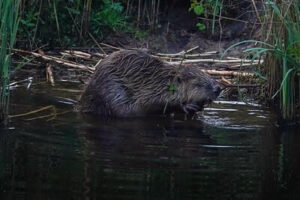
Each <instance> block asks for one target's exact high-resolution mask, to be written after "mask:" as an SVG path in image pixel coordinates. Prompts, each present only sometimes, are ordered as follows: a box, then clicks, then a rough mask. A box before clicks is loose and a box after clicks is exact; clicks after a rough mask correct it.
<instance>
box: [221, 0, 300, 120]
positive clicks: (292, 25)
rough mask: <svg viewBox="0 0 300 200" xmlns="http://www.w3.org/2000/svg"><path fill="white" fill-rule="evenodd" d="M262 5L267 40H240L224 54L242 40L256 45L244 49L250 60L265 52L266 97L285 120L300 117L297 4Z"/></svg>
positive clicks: (299, 8) (299, 16)
mask: <svg viewBox="0 0 300 200" xmlns="http://www.w3.org/2000/svg"><path fill="white" fill-rule="evenodd" d="M265 5H266V7H265V8H266V9H265V13H264V14H265V16H264V20H265V23H264V25H265V27H264V28H265V30H267V31H266V37H265V38H266V40H265V41H257V40H246V41H242V42H239V43H237V44H234V45H232V46H231V47H229V48H228V49H227V50H226V51H225V52H224V54H225V53H226V52H227V51H228V50H229V49H232V48H233V47H235V46H237V45H240V44H242V43H257V44H259V45H260V46H259V47H253V48H249V49H247V50H245V51H244V52H245V53H246V54H247V55H251V56H252V60H254V59H255V58H257V57H259V56H261V55H262V54H265V53H267V56H266V59H265V64H264V66H265V71H266V76H267V80H268V88H269V89H268V91H265V93H266V94H267V96H266V98H267V99H269V100H271V102H273V103H274V104H275V105H278V109H279V110H280V113H281V117H282V119H283V120H284V121H289V122H290V121H295V120H300V115H299V113H300V3H299V2H298V1H294V0H288V1H280V0H278V1H270V0H267V1H265ZM256 74H257V75H259V76H260V77H262V76H261V74H260V73H258V72H256ZM297 118H298V119H297Z"/></svg>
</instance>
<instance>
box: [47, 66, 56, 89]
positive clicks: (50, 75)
mask: <svg viewBox="0 0 300 200" xmlns="http://www.w3.org/2000/svg"><path fill="white" fill-rule="evenodd" d="M46 77H47V78H46V79H47V81H49V82H50V83H51V85H52V86H55V82H54V76H53V72H52V67H51V64H49V63H48V64H47V67H46Z"/></svg>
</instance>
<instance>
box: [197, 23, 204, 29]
mask: <svg viewBox="0 0 300 200" xmlns="http://www.w3.org/2000/svg"><path fill="white" fill-rule="evenodd" d="M196 26H197V28H198V29H199V30H200V31H203V30H205V28H206V26H205V25H204V24H202V23H197V24H196Z"/></svg>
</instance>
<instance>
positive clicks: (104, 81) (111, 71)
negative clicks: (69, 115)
mask: <svg viewBox="0 0 300 200" xmlns="http://www.w3.org/2000/svg"><path fill="white" fill-rule="evenodd" d="M220 91H221V89H220V86H219V85H218V84H217V82H216V81H215V80H213V79H212V78H211V77H210V76H209V75H208V74H206V73H204V72H202V71H201V69H199V67H193V66H191V67H183V66H173V65H170V64H167V63H165V62H163V61H161V60H160V59H158V58H155V57H153V56H151V55H149V54H148V53H147V52H146V51H145V50H120V51H117V52H114V53H112V54H111V55H109V56H107V57H106V58H104V59H103V60H102V61H101V62H100V63H99V64H97V65H96V71H95V73H94V75H93V76H92V77H91V80H90V81H89V83H88V85H87V86H86V88H85V90H84V91H83V93H82V95H81V97H80V100H79V110H80V111H81V112H82V113H91V114H96V115H99V116H103V117H132V116H144V115H147V114H152V113H163V112H165V111H166V110H168V111H167V112H173V111H174V112H175V111H176V112H177V111H179V112H182V113H187V114H194V113H195V112H197V111H200V110H202V109H203V106H204V104H206V103H210V102H211V101H213V100H214V99H216V98H217V97H218V95H219V94H220ZM166 108H167V109H166Z"/></svg>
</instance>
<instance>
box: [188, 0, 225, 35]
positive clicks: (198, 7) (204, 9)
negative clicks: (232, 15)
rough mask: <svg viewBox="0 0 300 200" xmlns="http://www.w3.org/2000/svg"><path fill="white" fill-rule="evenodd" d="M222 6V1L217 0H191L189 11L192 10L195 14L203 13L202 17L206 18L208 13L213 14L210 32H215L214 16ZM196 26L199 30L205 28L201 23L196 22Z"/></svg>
mask: <svg viewBox="0 0 300 200" xmlns="http://www.w3.org/2000/svg"><path fill="white" fill-rule="evenodd" d="M222 7H223V4H222V2H220V1H219V0H207V1H204V2H203V1H201V0H200V1H198V0H191V5H190V8H189V11H193V12H194V13H195V14H196V15H198V16H200V15H204V17H206V18H208V16H209V14H210V13H212V14H213V21H212V33H214V32H215V17H216V16H217V15H218V13H219V12H220V11H221V9H222ZM196 26H197V28H198V29H199V30H200V31H203V30H205V29H206V26H205V25H204V24H203V23H197V24H196Z"/></svg>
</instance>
